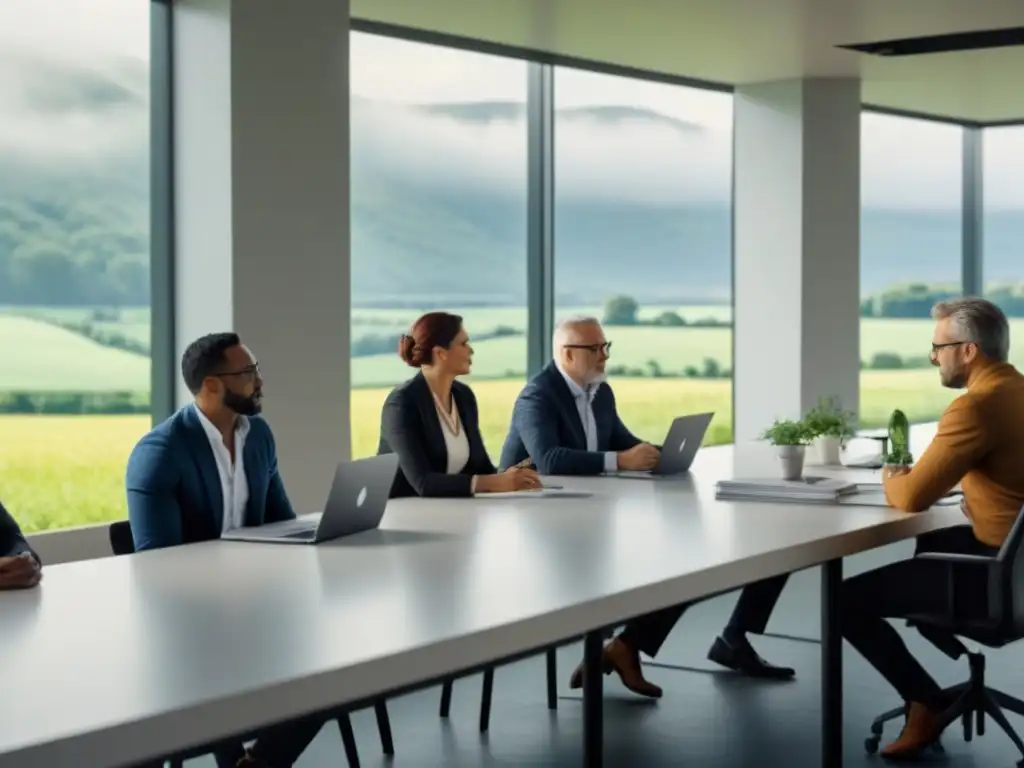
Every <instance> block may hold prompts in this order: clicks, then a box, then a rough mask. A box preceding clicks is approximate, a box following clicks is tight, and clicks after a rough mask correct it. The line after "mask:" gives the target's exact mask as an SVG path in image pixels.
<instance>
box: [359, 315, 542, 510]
mask: <svg viewBox="0 0 1024 768" xmlns="http://www.w3.org/2000/svg"><path fill="white" fill-rule="evenodd" d="M398 354H399V356H400V357H401V358H402V359H403V360H404V361H405V362H406V364H407V365H409V366H411V367H413V368H418V369H419V372H418V373H417V374H416V375H415V376H413V377H412V378H411V379H409V381H407V382H405V383H404V384H400V385H399V386H398V387H396V388H395V389H394V390H393V391H392V392H391V394H389V395H388V397H387V400H385V401H384V409H383V411H382V412H381V424H380V445H379V446H378V448H377V453H378V454H382V453H395V454H398V462H399V472H398V474H397V476H396V477H395V483H394V486H393V487H392V491H391V495H392V497H397V496H434V497H439V496H449V497H452V496H472V495H473V494H476V493H496V492H506V491H527V490H539V489H540V488H541V482H540V478H539V477H538V476H537V473H536V472H534V471H533V470H532V469H527V468H525V467H513V468H511V469H508V470H506V471H505V472H501V473H499V472H498V471H497V470H496V469H495V467H494V464H492V463H491V459H490V457H489V456H488V455H487V449H486V448H485V447H484V442H483V438H482V437H481V436H480V417H479V412H478V410H477V402H476V396H475V395H474V394H473V390H471V389H470V388H469V387H468V386H466V385H465V384H462V383H461V382H458V381H456V378H457V377H459V376H464V375H465V374H468V373H469V370H470V368H471V367H472V364H473V348H472V347H471V346H470V344H469V335H468V334H467V333H466V329H465V328H463V326H462V318H461V317H459V316H458V315H453V314H449V313H448V312H428V313H427V314H425V315H423V316H422V317H421V318H419V319H418V320H417V321H416V322H415V323H413V324H412V327H411V328H410V329H409V332H408V333H407V334H404V335H403V336H402V338H401V339H400V340H399V342H398Z"/></svg>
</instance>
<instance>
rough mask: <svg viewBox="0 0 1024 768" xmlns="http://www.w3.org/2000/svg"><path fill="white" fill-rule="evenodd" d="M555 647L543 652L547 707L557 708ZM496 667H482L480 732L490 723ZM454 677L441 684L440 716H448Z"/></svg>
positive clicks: (484, 730)
mask: <svg viewBox="0 0 1024 768" xmlns="http://www.w3.org/2000/svg"><path fill="white" fill-rule="evenodd" d="M555 650H556V649H555V648H553V647H552V648H548V649H547V650H546V651H545V652H544V654H545V660H546V662H547V692H548V709H551V710H555V709H558V657H557V656H556V655H555ZM495 669H496V667H494V666H490V667H485V668H484V681H483V687H482V690H481V692H480V733H484V732H486V731H487V729H488V728H489V727H490V724H491V699H492V698H493V693H494V670H495ZM454 683H455V678H451V679H449V680H446V681H445V682H444V683H442V684H441V708H440V712H439V714H440V716H441V717H448V712H449V711H450V709H451V706H452V686H453V685H454Z"/></svg>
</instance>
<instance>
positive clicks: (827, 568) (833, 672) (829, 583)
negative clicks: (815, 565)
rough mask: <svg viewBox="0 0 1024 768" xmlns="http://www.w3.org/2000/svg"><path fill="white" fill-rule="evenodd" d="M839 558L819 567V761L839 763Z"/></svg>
mask: <svg viewBox="0 0 1024 768" xmlns="http://www.w3.org/2000/svg"><path fill="white" fill-rule="evenodd" d="M842 584H843V560H842V558H838V559H836V560H829V561H828V562H827V563H825V564H824V565H822V566H821V764H822V766H823V767H824V768H835V766H837V765H842V764H843V635H842V631H841V629H840V624H839V611H840V606H839V590H840V588H841V587H842Z"/></svg>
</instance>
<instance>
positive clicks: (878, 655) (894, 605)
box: [840, 525, 998, 710]
mask: <svg viewBox="0 0 1024 768" xmlns="http://www.w3.org/2000/svg"><path fill="white" fill-rule="evenodd" d="M921 552H955V553H960V554H965V555H984V556H989V557H991V556H994V555H995V554H996V552H998V549H997V548H996V547H990V546H988V545H987V544H982V543H981V542H980V541H978V540H977V539H976V538H974V532H973V531H972V530H971V527H970V526H968V525H959V526H956V527H954V528H946V529H943V530H940V531H935V532H933V533H929V534H926V535H924V536H920V537H918V539H917V547H916V552H915V554H917V553H921ZM949 567H950V566H949V564H947V563H942V562H937V561H934V560H913V559H912V560H903V561H901V562H898V563H892V564H891V565H885V566H882V567H881V568H877V569H875V570H873V571H868V572H867V573H862V574H860V575H859V576H852V577H850V578H849V579H847V580H846V581H845V582H843V589H842V600H841V604H840V620H841V621H842V627H843V636H844V637H845V638H846V639H847V640H849V641H850V645H852V646H853V647H854V648H856V649H857V650H858V651H860V653H861V655H862V656H863V657H864V658H865V659H867V660H868V662H869V663H870V664H871V666H873V667H874V668H875V669H877V670H878V671H879V673H881V675H882V676H883V677H884V678H885V679H886V680H888V681H889V683H890V684H891V685H892V687H893V688H895V689H896V691H897V692H898V693H899V695H900V696H902V697H903V699H904V700H905V701H916V702H919V703H921V704H924V705H925V706H927V707H929V708H932V709H935V710H939V709H943V708H945V705H946V702H945V701H943V700H942V695H941V693H942V689H941V688H940V687H939V684H938V683H936V682H935V680H934V679H933V678H932V677H931V675H929V674H928V673H927V672H926V671H925V670H924V667H922V666H921V664H920V663H919V662H918V661H917V659H915V658H914V657H913V656H912V655H911V653H910V651H909V649H908V648H907V646H906V644H905V643H904V642H903V638H902V637H900V634H899V633H898V632H897V631H896V628H895V627H893V626H892V624H890V623H889V622H888V621H886V619H900V618H907V617H909V616H911V615H913V614H917V613H934V614H939V615H941V614H943V613H948V612H949V611H950V610H951V609H952V607H953V606H951V605H950V604H949V591H948V588H947V581H946V578H947V573H948V570H947V569H948V568H949ZM953 589H954V601H955V604H956V611H957V614H958V615H960V616H962V617H964V618H969V617H971V616H972V615H979V616H983V615H984V614H985V613H987V609H988V581H987V572H986V569H985V568H979V567H971V566H967V567H964V568H960V569H959V570H957V571H954V577H953Z"/></svg>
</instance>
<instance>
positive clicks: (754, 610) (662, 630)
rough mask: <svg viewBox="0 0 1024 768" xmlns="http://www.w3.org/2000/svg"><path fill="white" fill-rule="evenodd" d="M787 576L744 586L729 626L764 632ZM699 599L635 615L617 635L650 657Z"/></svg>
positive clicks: (759, 632)
mask: <svg viewBox="0 0 1024 768" xmlns="http://www.w3.org/2000/svg"><path fill="white" fill-rule="evenodd" d="M787 579H789V575H788V574H784V575H782V576H773V577H772V578H770V579H764V580H762V581H755V582H754V583H753V584H748V585H747V586H745V587H744V588H743V591H742V592H741V593H740V599H739V602H738V603H736V608H735V609H734V610H733V612H732V618H730V619H729V629H730V630H733V631H738V632H753V633H754V634H761V633H763V632H764V630H765V627H767V626H768V619H769V618H770V617H771V615H772V610H774V608H775V603H777V602H778V600H779V595H781V594H782V590H783V588H784V587H785V586H786V581H787ZM705 599H706V598H705ZM699 602H701V601H700V600H694V601H693V602H690V603H683V604H682V605H677V606H673V607H672V608H665V609H663V610H660V611H655V612H654V613H648V614H646V615H644V616H640V617H638V618H635V619H633V620H632V621H630V622H629V623H628V624H627V625H626V628H625V629H623V630H622V633H621V634H620V635H619V638H620V639H621V640H622V641H623V642H625V643H626V644H627V645H629V647H630V648H632V649H633V650H635V651H640V652H641V653H645V654H647V655H648V656H651V657H653V656H655V655H656V654H657V653H658V650H659V649H660V648H661V646H662V643H664V642H665V639H666V638H667V637H668V635H669V633H670V632H671V631H672V628H673V627H674V626H675V625H676V622H677V621H679V617H681V616H682V615H683V614H684V613H685V612H686V609H687V608H689V607H690V606H691V605H696V604H697V603H699Z"/></svg>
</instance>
